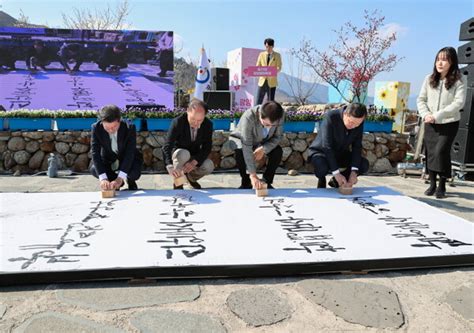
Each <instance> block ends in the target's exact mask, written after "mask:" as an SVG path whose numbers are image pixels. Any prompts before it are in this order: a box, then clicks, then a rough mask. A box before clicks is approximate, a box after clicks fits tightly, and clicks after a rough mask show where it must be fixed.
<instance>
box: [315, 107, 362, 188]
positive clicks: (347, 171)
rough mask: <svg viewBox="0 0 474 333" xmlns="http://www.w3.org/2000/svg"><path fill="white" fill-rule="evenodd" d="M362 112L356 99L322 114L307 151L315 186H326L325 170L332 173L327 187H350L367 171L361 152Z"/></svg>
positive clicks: (326, 172)
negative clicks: (321, 119)
mask: <svg viewBox="0 0 474 333" xmlns="http://www.w3.org/2000/svg"><path fill="white" fill-rule="evenodd" d="M366 115H367V108H366V107H365V105H364V104H359V103H351V104H348V105H347V106H345V107H343V108H342V109H341V110H332V111H329V112H327V113H326V114H325V116H324V119H323V122H322V124H321V126H320V128H319V130H318V135H317V136H316V139H315V140H314V141H313V143H312V144H311V146H310V147H309V154H308V160H309V161H310V162H311V163H312V164H313V166H314V173H315V175H316V177H317V178H318V188H325V187H326V175H327V174H328V173H332V175H333V177H332V179H331V180H330V181H329V185H330V186H331V187H340V186H343V187H350V186H353V185H355V184H356V183H357V177H358V175H360V174H364V173H366V172H367V171H368V169H369V162H368V161H367V159H365V158H363V157H362V155H361V154H362V133H363V131H362V130H363V123H364V120H365V117H366Z"/></svg>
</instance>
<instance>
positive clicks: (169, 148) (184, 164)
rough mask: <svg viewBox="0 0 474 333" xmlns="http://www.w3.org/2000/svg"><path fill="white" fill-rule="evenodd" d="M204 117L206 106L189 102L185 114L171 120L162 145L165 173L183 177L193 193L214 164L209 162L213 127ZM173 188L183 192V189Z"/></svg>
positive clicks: (196, 101) (179, 187)
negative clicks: (193, 189) (192, 189)
mask: <svg viewBox="0 0 474 333" xmlns="http://www.w3.org/2000/svg"><path fill="white" fill-rule="evenodd" d="M206 114H207V105H206V103H204V102H203V101H201V100H199V99H196V98H194V99H192V100H191V102H190V103H189V107H188V109H187V111H186V113H185V114H183V115H181V116H179V117H176V118H174V119H173V122H172V123H171V126H170V128H169V130H168V135H167V137H166V143H165V144H164V145H163V155H164V159H165V163H166V169H167V170H168V173H169V174H170V175H171V176H173V177H179V176H182V174H183V173H184V175H185V176H186V178H187V179H188V181H189V184H190V185H191V186H192V187H193V188H195V189H200V188H201V185H200V184H199V183H198V182H197V181H198V180H199V179H200V178H202V177H203V176H205V175H208V174H210V173H211V172H212V171H213V170H214V162H212V161H211V160H210V159H209V158H208V156H209V154H210V153H211V148H212V131H213V127H212V121H210V120H209V119H208V118H207V117H206ZM173 187H174V189H183V186H182V185H181V186H175V185H173Z"/></svg>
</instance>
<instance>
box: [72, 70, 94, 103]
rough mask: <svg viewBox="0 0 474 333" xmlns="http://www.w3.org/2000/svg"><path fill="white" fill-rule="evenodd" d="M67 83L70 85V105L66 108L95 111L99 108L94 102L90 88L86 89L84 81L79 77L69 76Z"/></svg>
mask: <svg viewBox="0 0 474 333" xmlns="http://www.w3.org/2000/svg"><path fill="white" fill-rule="evenodd" d="M67 82H69V83H71V84H72V88H71V91H72V100H73V102H72V103H69V104H67V106H71V107H77V108H78V109H97V108H98V107H99V106H98V105H97V104H96V102H95V98H94V96H93V91H92V88H90V87H87V86H86V85H85V83H84V79H83V78H82V77H80V76H71V77H70V78H69V79H68V80H67Z"/></svg>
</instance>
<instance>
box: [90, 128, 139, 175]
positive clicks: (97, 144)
mask: <svg viewBox="0 0 474 333" xmlns="http://www.w3.org/2000/svg"><path fill="white" fill-rule="evenodd" d="M136 143H137V133H136V131H135V125H133V124H127V123H126V122H125V121H123V120H122V121H121V122H120V127H119V129H118V132H117V146H118V153H117V154H116V153H115V152H114V151H113V150H112V146H111V142H110V136H109V133H107V131H106V130H105V129H104V126H103V125H102V122H101V121H98V122H96V123H95V124H93V125H92V140H91V150H92V160H93V162H94V166H95V168H96V170H97V173H98V174H99V175H100V174H102V173H105V172H106V168H107V167H108V166H109V165H111V164H112V163H113V162H115V160H117V159H118V160H119V170H120V171H123V172H125V173H129V172H130V169H131V167H132V164H133V161H134V160H135V159H136V158H139V159H141V154H140V152H139V151H138V150H137V148H136V146H137V144H136ZM106 166H107V167H106Z"/></svg>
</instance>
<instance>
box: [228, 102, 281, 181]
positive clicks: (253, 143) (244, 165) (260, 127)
mask: <svg viewBox="0 0 474 333" xmlns="http://www.w3.org/2000/svg"><path fill="white" fill-rule="evenodd" d="M284 118H285V115H284V111H283V108H282V106H281V105H280V104H279V103H277V102H274V101H269V102H266V103H265V104H263V105H257V106H254V107H253V108H250V109H248V110H246V111H245V112H244V113H243V114H242V117H241V118H240V121H239V124H238V125H237V128H236V129H235V130H234V131H233V132H232V133H231V134H230V137H229V141H230V142H231V146H232V148H233V149H234V152H235V160H236V162H237V168H238V169H239V172H240V177H241V178H242V180H241V185H240V187H239V189H251V188H252V187H253V188H255V189H260V188H261V187H262V186H263V183H266V184H267V186H268V188H269V189H272V188H273V185H272V183H273V178H274V177H275V172H276V170H277V168H278V166H279V165H280V162H281V159H282V156H283V150H282V148H281V147H280V141H281V139H282V137H283V135H282V134H283V122H284V120H285V119H284ZM265 160H268V162H267V167H266V169H265V172H264V173H263V179H260V178H258V176H257V169H258V168H257V164H265Z"/></svg>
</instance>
